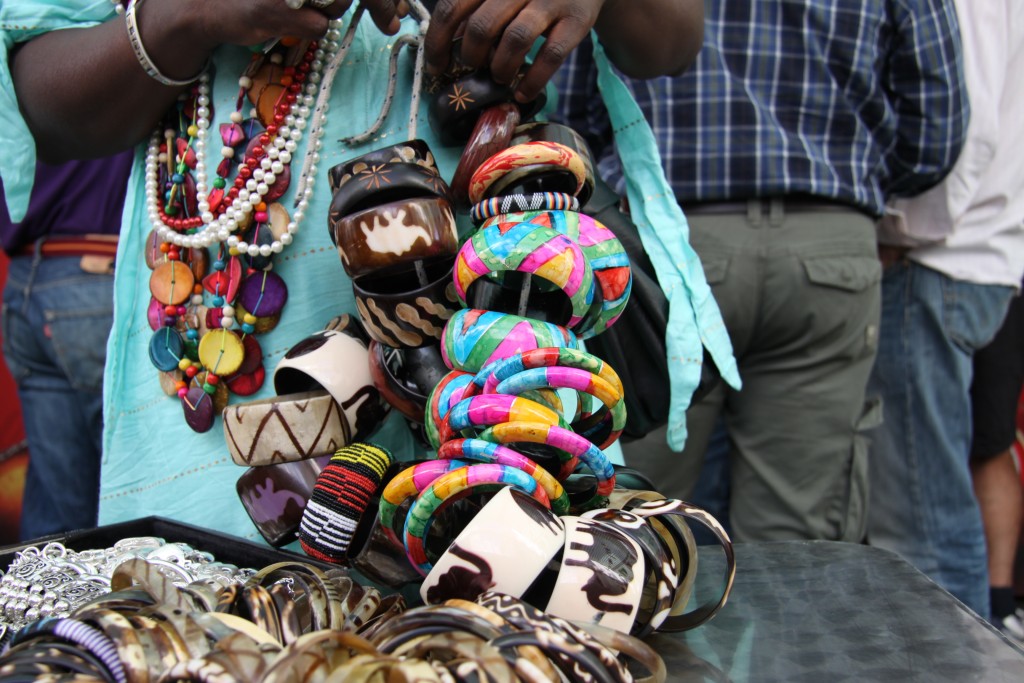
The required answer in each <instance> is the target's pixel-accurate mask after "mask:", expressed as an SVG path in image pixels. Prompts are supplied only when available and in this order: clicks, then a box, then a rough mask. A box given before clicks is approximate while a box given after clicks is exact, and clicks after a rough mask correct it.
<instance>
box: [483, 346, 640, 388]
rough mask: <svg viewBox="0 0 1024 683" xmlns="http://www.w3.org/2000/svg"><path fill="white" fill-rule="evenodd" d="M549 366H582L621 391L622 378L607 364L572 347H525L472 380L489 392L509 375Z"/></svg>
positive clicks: (578, 367)
mask: <svg viewBox="0 0 1024 683" xmlns="http://www.w3.org/2000/svg"><path fill="white" fill-rule="evenodd" d="M552 367H564V368H576V369H579V370H586V371H587V372H589V373H592V374H594V375H597V376H598V377H600V378H601V379H603V380H604V381H606V382H608V383H609V384H610V385H611V386H612V387H613V388H614V389H615V393H617V394H618V395H620V396H622V395H623V394H624V393H625V392H624V390H623V386H622V380H621V379H619V375H618V373H616V372H615V370H614V368H612V366H611V365H609V364H608V363H606V362H604V360H602V359H601V358H598V357H597V356H595V355H593V354H591V353H587V352H586V351H582V350H580V349H575V348H571V349H570V348H536V349H529V350H527V351H523V352H522V353H520V354H518V355H514V356H509V357H508V358H505V359H503V360H501V361H498V362H496V363H494V364H493V365H491V366H488V367H485V368H483V369H482V370H481V371H479V372H478V373H477V374H476V375H475V376H474V378H473V382H474V384H476V385H478V386H480V387H482V389H483V393H485V394H493V393H495V391H496V389H497V386H498V384H500V383H501V382H503V381H505V380H506V379H508V378H509V377H512V376H514V375H518V374H519V373H521V372H525V371H526V370H533V369H535V368H552Z"/></svg>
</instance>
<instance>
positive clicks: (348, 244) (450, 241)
mask: <svg viewBox="0 0 1024 683" xmlns="http://www.w3.org/2000/svg"><path fill="white" fill-rule="evenodd" d="M334 237H335V240H334V241H335V244H337V246H338V254H339V255H340V256H341V264H342V266H343V267H344V268H345V272H346V273H348V275H349V277H352V278H356V277H359V276H361V275H368V274H370V273H373V272H378V271H382V270H383V269H385V268H389V267H390V268H393V267H395V266H399V265H402V264H411V263H414V262H416V261H422V260H431V259H439V258H442V257H446V256H452V255H454V254H456V253H457V252H458V250H459V235H458V232H457V230H456V227H455V214H454V212H453V211H452V206H451V203H450V202H449V201H448V200H447V199H444V198H443V197H418V198H415V199H405V200H401V201H397V202H390V203H388V204H381V205H378V206H373V207H370V208H368V209H363V210H362V211H357V212H356V213H352V214H349V215H347V216H343V217H341V218H339V219H338V220H337V221H336V222H335V223H334Z"/></svg>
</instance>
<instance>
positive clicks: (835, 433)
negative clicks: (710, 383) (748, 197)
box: [623, 200, 881, 541]
mask: <svg viewBox="0 0 1024 683" xmlns="http://www.w3.org/2000/svg"><path fill="white" fill-rule="evenodd" d="M684 208H685V207H684ZM687 217H688V219H689V223H690V241H691V243H692V244H693V247H694V249H695V250H696V251H697V253H698V254H700V256H701V260H702V262H703V264H704V269H705V273H706V275H707V279H708V282H709V284H710V285H711V287H712V291H713V292H714V296H715V299H716V300H717V302H718V305H719V307H720V308H721V310H722V315H723V318H724V320H725V323H726V327H727V328H728V330H729V334H730V337H731V338H732V343H733V348H734V351H735V354H736V359H737V361H738V363H739V369H740V375H741V377H742V379H743V389H742V390H741V391H739V392H736V391H732V390H730V389H728V388H727V387H726V386H725V385H724V384H720V385H719V386H718V387H717V388H716V389H715V390H713V391H712V392H710V393H709V394H708V395H707V396H705V397H704V398H703V399H702V400H701V401H699V402H698V403H696V404H695V405H693V406H692V407H691V408H690V410H689V411H688V413H687V429H688V431H689V436H688V438H687V442H686V447H685V449H684V450H683V452H682V453H673V452H671V451H670V450H669V449H668V447H667V445H665V441H664V431H663V430H658V431H657V432H654V433H652V434H651V435H649V436H648V437H646V438H644V439H641V440H639V441H634V442H632V443H626V444H624V445H623V450H624V452H625V457H626V463H627V464H628V465H630V466H632V467H635V468H637V469H640V470H641V471H642V472H644V473H645V474H646V475H647V476H648V477H650V478H651V479H652V481H654V482H656V483H658V485H659V489H660V490H661V492H662V493H664V494H666V495H668V496H671V497H679V498H684V499H689V498H691V497H692V494H693V493H694V491H693V488H694V484H695V482H696V481H697V477H698V474H699V473H700V470H701V464H702V462H703V457H704V453H705V451H706V449H707V446H708V442H709V440H710V439H711V437H712V434H713V433H714V429H715V426H716V424H717V423H718V420H719V416H721V418H722V420H723V422H724V425H725V428H726V429H727V430H728V434H729V437H730V438H729V471H730V489H731V493H732V495H731V499H730V503H729V522H730V523H731V528H732V531H733V537H734V540H739V541H749V540H785V539H832V540H845V541H860V540H862V539H863V537H864V532H865V524H866V499H867V495H868V493H867V477H868V473H867V467H868V463H867V441H866V439H865V436H864V434H865V430H866V429H867V427H869V426H870V425H871V424H872V423H873V422H874V421H876V419H877V413H878V411H877V410H874V409H873V407H872V406H871V405H869V404H866V403H865V387H866V385H867V381H868V376H869V374H870V372H871V366H872V363H873V361H874V357H875V348H876V343H877V335H878V316H879V288H880V279H881V266H880V265H879V263H878V259H877V256H876V252H875V230H874V222H873V221H872V220H871V219H870V218H869V217H867V216H864V215H862V214H860V213H858V212H856V211H853V210H849V209H845V208H841V207H838V206H836V207H830V206H827V205H814V204H807V203H800V202H794V203H787V201H786V200H764V201H760V200H755V201H752V202H749V203H748V210H747V211H746V212H739V213H736V212H733V213H721V214H718V213H712V212H709V213H704V212H703V211H689V212H687Z"/></svg>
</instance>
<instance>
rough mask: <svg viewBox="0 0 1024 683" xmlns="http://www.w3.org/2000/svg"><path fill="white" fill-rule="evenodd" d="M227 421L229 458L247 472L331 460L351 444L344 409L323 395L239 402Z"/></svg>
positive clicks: (228, 411)
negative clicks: (322, 458)
mask: <svg viewBox="0 0 1024 683" xmlns="http://www.w3.org/2000/svg"><path fill="white" fill-rule="evenodd" d="M223 417H224V442H225V443H226V444H227V447H228V453H229V454H230V455H231V460H232V461H234V463H235V464H236V465H241V466H242V467H259V466H262V465H276V464H280V463H283V462H295V461H297V460H305V459H306V458H315V457H317V456H320V455H331V454H333V453H334V452H335V451H337V450H338V449H339V448H341V447H342V446H345V445H347V444H348V443H349V441H350V440H351V439H350V433H349V426H348V420H346V419H345V415H344V414H343V413H342V412H341V407H340V406H339V405H338V403H337V402H336V401H335V400H334V398H333V397H332V396H331V395H330V394H329V393H327V392H326V391H322V390H321V391H310V392H304V393H300V394H288V395H285V396H276V397H274V398H265V399H260V400H257V401H250V402H248V403H237V404H235V405H231V406H228V407H227V408H225V409H224V413H223Z"/></svg>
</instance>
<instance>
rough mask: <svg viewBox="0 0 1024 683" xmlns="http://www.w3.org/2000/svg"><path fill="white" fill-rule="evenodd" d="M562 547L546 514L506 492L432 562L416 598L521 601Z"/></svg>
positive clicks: (555, 523)
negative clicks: (490, 596)
mask: <svg viewBox="0 0 1024 683" xmlns="http://www.w3.org/2000/svg"><path fill="white" fill-rule="evenodd" d="M564 543H565V533H564V532H563V529H562V524H561V522H560V521H559V519H558V517H557V516H555V515H554V514H553V513H552V512H551V510H549V509H547V508H546V507H544V506H543V505H542V504H540V503H538V502H537V501H536V500H534V499H533V498H531V497H530V496H528V495H526V494H525V493H522V492H520V491H517V490H516V489H514V488H512V487H510V486H506V487H504V488H502V489H501V490H500V491H498V492H497V493H495V494H494V495H493V496H492V497H491V499H490V500H488V501H487V503H486V504H484V506H483V507H481V508H480V510H479V512H477V513H476V514H475V515H474V516H473V518H472V519H471V520H469V523H468V524H467V525H466V526H465V528H464V529H462V531H460V532H459V534H458V536H456V537H455V539H454V540H453V541H452V543H451V545H449V546H448V549H447V550H445V552H444V553H442V554H441V556H440V557H438V558H437V561H436V562H435V563H434V566H433V568H432V569H431V570H430V573H429V574H427V577H426V579H424V581H423V584H422V585H421V586H420V597H421V598H423V601H424V602H425V603H427V604H428V605H436V604H438V603H441V602H444V601H445V600H450V599H453V598H461V599H463V600H476V599H477V598H478V597H479V596H480V594H481V593H482V592H484V591H485V590H488V589H490V590H495V591H498V592H500V593H505V594H507V595H514V596H516V597H521V596H522V595H523V594H524V593H525V592H526V590H527V589H528V588H529V587H530V585H531V584H532V583H533V582H534V581H535V580H536V578H537V577H538V576H540V574H541V572H543V571H544V569H545V567H547V565H548V563H549V562H551V560H552V559H553V558H554V557H555V556H556V555H557V554H558V553H559V552H560V551H561V550H562V548H563V546H564Z"/></svg>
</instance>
